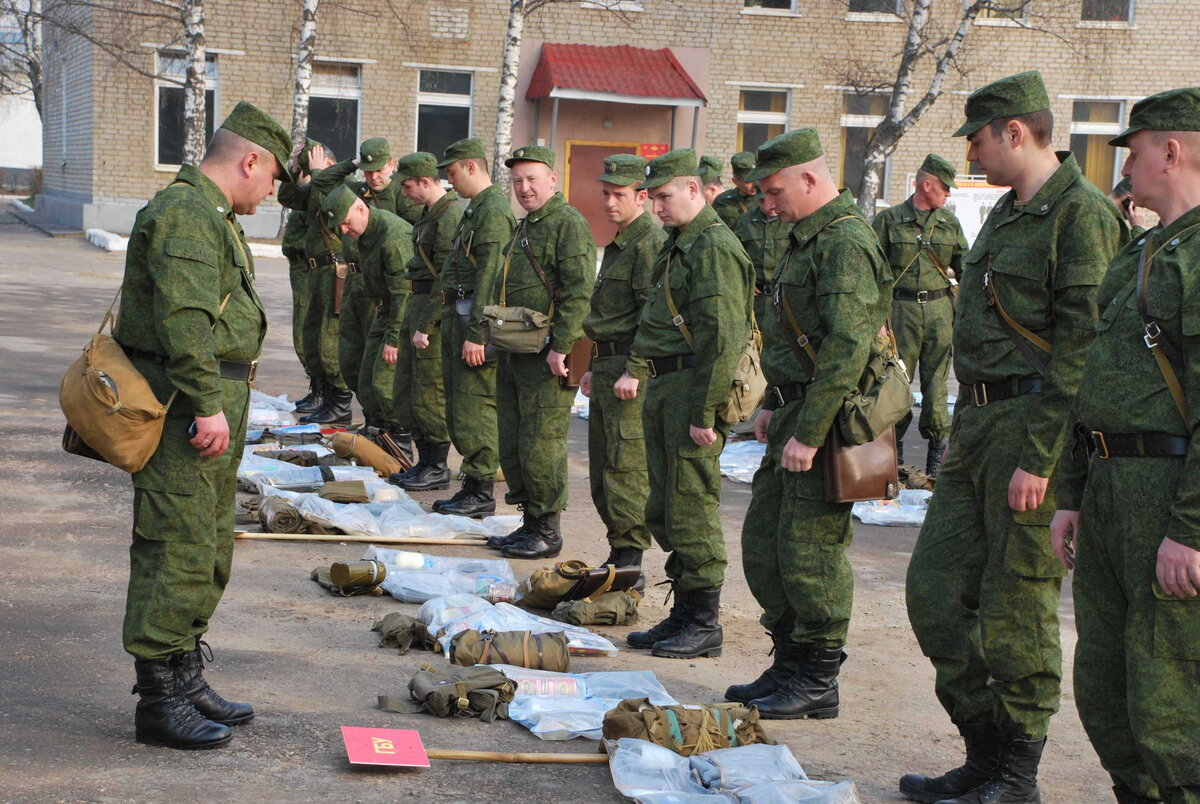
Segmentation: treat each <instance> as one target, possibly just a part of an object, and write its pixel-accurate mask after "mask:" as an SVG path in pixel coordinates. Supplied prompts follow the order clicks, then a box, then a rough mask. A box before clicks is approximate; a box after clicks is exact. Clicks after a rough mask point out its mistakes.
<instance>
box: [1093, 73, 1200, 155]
mask: <svg viewBox="0 0 1200 804" xmlns="http://www.w3.org/2000/svg"><path fill="white" fill-rule="evenodd" d="M1143 129H1150V130H1151V131H1200V87H1184V88H1182V89H1168V90H1167V91H1166V92H1159V93H1158V94H1156V95H1151V96H1150V97H1148V98H1142V99H1141V100H1140V101H1138V102H1137V103H1135V104H1133V111H1132V112H1130V113H1129V128H1127V129H1125V130H1124V131H1122V132H1121V133H1120V134H1118V135H1117V136H1115V137H1113V138H1112V139H1111V140H1109V141H1108V144H1109V145H1112V146H1114V147H1117V148H1125V147H1127V146H1128V143H1129V137H1130V136H1131V135H1133V134H1136V133H1137V132H1139V131H1141V130H1143Z"/></svg>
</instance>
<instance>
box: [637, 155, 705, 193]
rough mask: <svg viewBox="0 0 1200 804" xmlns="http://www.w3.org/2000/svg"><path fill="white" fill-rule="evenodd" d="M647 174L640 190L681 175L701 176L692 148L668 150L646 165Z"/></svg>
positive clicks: (657, 185) (652, 187)
mask: <svg viewBox="0 0 1200 804" xmlns="http://www.w3.org/2000/svg"><path fill="white" fill-rule="evenodd" d="M645 174H646V178H645V179H644V180H643V181H642V184H641V186H640V187H639V188H638V189H640V190H653V189H654V188H655V187H661V186H662V185H664V184H666V183H667V182H669V181H670V180H671V179H678V178H679V177H681V176H699V175H700V167H699V166H698V165H697V163H696V152H695V151H693V150H692V149H691V148H678V149H676V150H674V151H667V152H666V153H665V154H663V155H662V156H660V157H658V158H656V159H653V160H651V162H650V164H648V165H646V170H645Z"/></svg>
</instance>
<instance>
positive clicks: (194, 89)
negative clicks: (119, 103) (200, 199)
mask: <svg viewBox="0 0 1200 804" xmlns="http://www.w3.org/2000/svg"><path fill="white" fill-rule="evenodd" d="M180 16H181V18H182V20H183V38H184V42H185V44H186V50H185V52H186V54H187V78H186V79H185V80H184V82H183V125H184V140H183V164H185V165H198V164H200V160H201V159H203V158H204V149H205V145H206V143H205V141H204V133H205V125H204V123H205V118H206V111H207V110H206V108H205V107H206V105H207V104H206V99H205V91H206V90H207V89H208V77H207V73H206V71H205V67H206V61H207V58H206V57H207V55H208V42H207V40H206V39H205V36H204V0H184V2H183V9H182V12H181V15H180ZM214 111H215V110H214Z"/></svg>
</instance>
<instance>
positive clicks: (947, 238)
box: [872, 154, 967, 477]
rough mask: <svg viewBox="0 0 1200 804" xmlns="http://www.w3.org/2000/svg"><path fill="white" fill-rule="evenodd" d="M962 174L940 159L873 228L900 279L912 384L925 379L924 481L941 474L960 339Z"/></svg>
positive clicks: (897, 321) (896, 300)
mask: <svg viewBox="0 0 1200 804" xmlns="http://www.w3.org/2000/svg"><path fill="white" fill-rule="evenodd" d="M957 172H958V171H956V170H955V169H954V166H953V165H951V164H950V163H949V162H947V161H946V160H945V159H942V158H941V157H940V156H938V155H937V154H929V155H928V156H926V157H925V161H924V162H922V163H921V167H920V169H919V170H917V188H916V190H915V191H914V192H913V194H912V195H911V196H909V197H908V198H907V199H906V200H905V201H904V203H902V204H897V205H896V206H894V207H890V208H888V209H885V210H884V211H883V212H880V213H879V214H878V215H876V216H875V220H874V222H873V223H872V226H873V227H874V228H875V234H877V235H878V236H879V242H880V243H882V244H883V252H884V253H885V254H887V258H888V262H889V263H891V266H892V271H893V273H894V274H895V277H896V284H895V287H894V288H893V289H892V331H893V332H895V334H896V343H897V345H898V346H899V348H900V359H901V360H903V361H904V365H905V367H906V368H907V369H908V374H909V376H910V377H912V376H915V374H916V372H917V370H918V368H919V369H920V377H921V396H922V401H921V421H920V424H919V427H920V430H921V436H922V437H923V438H924V439H926V440H927V441H928V442H929V453H928V455H927V457H926V458H925V473H926V474H928V475H930V476H931V477H936V476H937V474H938V472H939V471H941V468H942V455H943V454H944V453H945V451H946V439H947V438H949V436H950V413H949V410H948V409H947V406H946V404H947V403H946V400H947V392H946V378H947V377H948V376H949V374H950V345H951V343H952V342H953V338H954V298H955V295H954V294H955V286H956V285H957V280H956V279H955V277H956V276H958V274H959V272H961V271H962V258H963V255H965V254H966V253H967V238H966V236H965V235H963V230H962V225H961V224H959V222H958V218H956V217H954V213H953V212H950V211H949V210H947V209H945V205H946V200H947V199H948V198H949V197H950V188H952V187H954V177H955V175H956V174H957ZM911 423H912V414H911V413H909V415H907V416H905V417H904V418H903V419H901V420H900V422H899V423H898V424H897V425H896V451H897V453H898V457H899V459H900V462H901V463H903V462H904V444H903V439H904V433H905V432H907V431H908V426H909V424H911Z"/></svg>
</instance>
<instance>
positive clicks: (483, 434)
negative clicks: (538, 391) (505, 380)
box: [442, 304, 500, 480]
mask: <svg viewBox="0 0 1200 804" xmlns="http://www.w3.org/2000/svg"><path fill="white" fill-rule="evenodd" d="M462 345H463V338H462V333H461V332H460V331H459V327H458V316H457V315H456V314H455V312H454V305H453V304H447V305H445V306H444V307H442V380H443V385H444V387H445V394H446V427H447V429H448V430H449V431H450V440H451V442H453V444H454V449H456V450H458V454H459V455H462V471H463V474H465V475H466V476H467V477H473V478H475V479H476V480H491V479H493V478H494V477H495V476H496V469H497V468H498V466H499V460H500V459H499V452H498V450H499V446H498V445H499V440H500V437H499V435H497V433H496V364H495V363H494V362H493V363H484V364H483V365H482V366H474V367H472V366H468V365H467V364H466V363H465V362H463V359H462Z"/></svg>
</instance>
